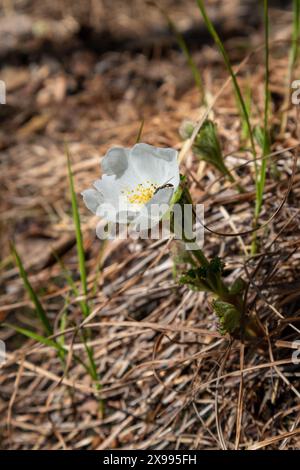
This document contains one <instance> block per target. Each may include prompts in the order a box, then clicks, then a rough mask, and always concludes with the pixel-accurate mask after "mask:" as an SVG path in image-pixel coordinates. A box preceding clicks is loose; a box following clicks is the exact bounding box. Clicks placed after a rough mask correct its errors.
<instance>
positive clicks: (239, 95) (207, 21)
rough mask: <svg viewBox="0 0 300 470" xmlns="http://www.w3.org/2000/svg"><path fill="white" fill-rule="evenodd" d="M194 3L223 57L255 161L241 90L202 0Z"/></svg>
mask: <svg viewBox="0 0 300 470" xmlns="http://www.w3.org/2000/svg"><path fill="white" fill-rule="evenodd" d="M196 1H197V4H198V7H199V9H200V11H201V14H202V17H203V20H204V22H205V24H206V27H207V29H208V31H209V33H210V35H211V36H212V38H213V39H214V41H215V43H216V45H217V47H218V49H219V51H220V53H221V55H222V57H223V60H224V62H225V65H226V68H227V70H228V72H229V74H230V76H231V79H232V83H233V87H234V90H235V93H236V96H237V99H238V101H239V103H240V109H241V110H242V114H243V118H244V121H245V123H246V126H247V129H248V134H249V138H250V142H251V149H252V154H253V157H254V158H255V159H256V150H255V142H254V137H253V131H252V128H251V124H250V118H249V114H248V111H247V106H246V104H245V101H244V98H243V95H242V92H241V89H240V87H239V84H238V81H237V78H236V75H235V73H234V71H233V69H232V67H231V63H230V60H229V57H228V54H227V52H226V50H225V47H224V45H223V43H222V41H221V39H220V37H219V35H218V33H217V31H216V29H215V27H214V25H213V24H212V22H211V21H210V19H209V17H208V16H207V13H206V9H205V6H204V2H203V0H196ZM255 171H256V174H257V163H256V161H255Z"/></svg>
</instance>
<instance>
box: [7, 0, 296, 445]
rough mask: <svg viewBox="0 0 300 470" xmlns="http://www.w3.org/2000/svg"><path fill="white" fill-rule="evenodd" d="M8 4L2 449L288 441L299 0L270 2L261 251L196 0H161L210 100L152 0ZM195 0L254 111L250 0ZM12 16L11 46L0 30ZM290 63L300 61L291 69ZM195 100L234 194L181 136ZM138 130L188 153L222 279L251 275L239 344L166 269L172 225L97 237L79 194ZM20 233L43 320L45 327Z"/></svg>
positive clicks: (231, 98)
mask: <svg viewBox="0 0 300 470" xmlns="http://www.w3.org/2000/svg"><path fill="white" fill-rule="evenodd" d="M4 3H5V4H6V2H4ZM19 3H20V2H15V1H11V2H7V6H6V7H3V6H2V7H0V9H1V17H0V57H1V66H0V80H4V81H5V83H6V84H7V105H5V106H4V105H0V119H1V128H0V152H1V156H0V165H1V166H0V168H1V173H0V179H1V183H0V184H1V190H2V191H1V199H0V204H1V214H0V218H1V219H0V220H1V222H0V233H1V242H2V243H1V255H2V257H1V264H0V266H1V270H0V278H1V287H0V289H1V291H0V295H1V300H0V322H1V323H3V325H2V327H1V328H0V339H1V340H2V341H4V342H5V344H6V348H7V352H6V361H5V362H4V363H2V364H0V447H1V448H2V449H53V450H55V449H162V450H163V449H189V450H191V449H201V450H203V449H219V450H221V449H249V450H256V449H281V450H283V449H299V448H300V391H299V390H300V388H299V384H300V368H299V364H297V362H295V358H296V359H297V358H298V362H299V359H300V316H299V313H300V308H299V306H300V303H299V302H300V282H299V274H300V253H299V248H300V213H299V208H300V173H299V169H300V164H299V161H298V145H299V129H298V125H297V123H298V122H299V116H298V114H299V108H298V107H297V106H296V105H292V104H288V107H287V109H285V110H283V109H282V106H283V103H286V96H287V89H286V87H287V83H286V76H287V71H288V61H289V57H288V55H289V50H290V46H291V41H290V38H291V34H292V12H291V9H289V8H285V9H284V10H280V9H279V7H278V5H277V2H271V1H270V2H269V4H270V18H271V19H272V21H270V24H271V31H270V43H269V45H270V64H269V65H270V82H269V90H270V112H269V121H270V122H269V126H270V128H271V129H272V136H271V137H272V139H271V148H270V155H269V156H268V161H269V162H271V161H272V162H273V163H274V165H275V167H276V169H277V171H276V174H274V173H272V171H271V166H268V170H267V174H266V182H265V188H264V198H263V205H262V209H261V213H260V217H259V225H260V226H261V229H260V230H259V231H258V232H257V241H258V249H257V251H256V253H255V254H252V255H251V244H252V241H253V240H252V233H251V231H252V230H253V220H254V210H255V197H256V193H255V182H254V179H253V173H254V163H253V155H252V154H251V149H250V146H249V141H247V139H246V140H245V139H244V141H242V138H241V127H242V125H241V117H240V112H239V109H238V106H237V102H236V97H235V94H234V92H233V90H232V86H231V85H232V84H231V80H230V79H229V78H228V73H227V72H226V69H225V67H224V64H223V61H222V58H221V56H220V55H219V54H218V52H217V50H216V48H215V46H214V44H213V42H212V40H211V38H210V36H209V34H208V33H207V31H206V28H205V25H204V23H203V21H202V20H201V15H200V12H199V10H198V8H197V4H196V2H194V1H193V0H180V1H176V2H175V1H174V0H163V1H162V2H161V4H162V6H163V8H164V9H165V10H166V11H167V12H169V13H170V16H171V18H172V21H173V22H174V23H175V24H176V27H177V28H178V30H179V32H180V33H181V34H182V36H183V38H184V39H185V40H186V43H187V46H188V47H189V50H190V52H191V54H192V56H193V60H194V62H195V64H196V65H197V67H198V68H199V71H200V73H201V78H202V80H203V84H204V89H205V93H206V98H207V106H208V108H205V106H204V107H203V106H202V105H201V104H200V103H199V90H198V89H197V86H195V84H194V82H193V75H192V74H191V71H190V70H189V67H188V65H187V63H186V58H185V56H184V54H183V53H182V51H181V50H180V47H178V45H177V43H176V37H175V38H174V35H173V33H172V31H170V30H169V29H168V24H167V23H166V19H165V17H164V16H163V15H161V12H160V11H159V10H158V9H157V8H155V7H154V6H153V5H152V6H151V5H150V4H148V3H147V2H146V1H145V2H143V1H139V0H132V1H131V2H123V1H121V0H116V1H114V2H111V1H108V0H102V1H100V0H99V1H95V2H92V7H91V8H92V9H93V11H92V12H91V11H87V6H85V2H81V1H80V0H76V1H73V2H71V4H72V5H71V4H70V2H68V1H67V0H64V1H59V2H58V1H54V0H52V1H51V2H48V1H47V2H37V1H35V0H30V1H28V2H26V5H25V4H24V5H23V6H22V7H21V6H20V4H19ZM205 3H206V4H207V5H208V11H209V14H210V17H211V19H212V21H213V22H214V24H215V26H216V28H217V29H218V31H219V33H220V35H221V36H222V40H224V45H225V47H226V50H227V51H228V53H229V56H230V59H231V62H232V64H233V68H234V70H235V72H236V73H237V77H238V80H239V84H240V87H241V90H242V91H243V93H245V94H246V91H247V88H248V87H249V85H250V87H251V90H252V95H251V100H252V101H251V113H250V117H251V123H252V126H253V128H254V127H256V126H259V125H260V124H261V117H262V116H263V110H264V54H263V51H264V49H263V41H264V34H263V20H262V12H260V11H259V9H258V8H256V7H253V5H254V4H255V5H256V3H257V2H255V1H254V0H253V1H250V0H247V1H238V0H231V1H230V2H221V1H220V0H210V1H207V2H205ZM225 4H226V5H225ZM247 8H248V9H249V10H247ZM145 11H146V12H147V13H146V14H145ZM133 12H134V13H133ZM43 18H44V19H43ZM7 19H9V22H8V20H7ZM42 19H43V20H42ZM5 21H6V23H5ZM5 25H6V26H5ZM7 25H9V28H10V32H11V37H12V40H11V42H10V43H9V44H8V42H7V41H4V40H2V39H1V38H2V37H4V35H5V34H6V33H5V31H6V30H5V27H6V28H7V27H8V26H7ZM20 25H22V28H21V26H20ZM299 73H300V67H298V66H297V64H296V65H295V69H294V73H293V75H294V76H295V78H297V74H298V77H299V76H300V75H299ZM283 111H284V112H285V113H286V114H285V115H284V119H283V122H285V121H286V127H285V128H284V131H283V132H281V131H280V128H281V125H282V122H281V119H282V113H283ZM205 113H206V114H205ZM206 117H209V118H210V119H212V120H213V121H214V122H215V123H216V125H217V130H218V136H219V139H220V142H221V146H222V152H223V155H224V156H225V161H226V165H227V167H228V168H229V169H230V171H232V172H233V175H234V178H235V180H236V181H238V183H239V185H240V186H241V187H242V188H243V189H244V192H239V191H238V190H237V188H236V186H235V185H234V184H232V183H231V182H230V181H228V180H227V179H226V178H224V177H223V176H222V175H220V173H219V172H218V171H217V169H216V168H214V167H213V166H211V165H209V164H208V163H203V161H202V162H199V159H198V158H197V157H196V156H195V154H194V153H193V151H192V149H193V143H194V140H193V139H194V138H195V137H196V134H197V132H196V131H195V133H194V135H193V136H192V139H190V140H187V141H185V142H184V141H183V140H182V138H181V137H180V133H179V129H180V128H181V126H182V123H183V121H185V120H190V121H193V122H195V123H196V125H197V123H198V125H199V127H200V126H201V123H202V121H204V119H205V118H206ZM141 123H143V124H141ZM196 130H197V129H196ZM139 134H140V135H139ZM138 135H139V140H140V141H141V142H147V143H149V144H151V145H155V146H159V147H172V148H176V149H177V150H178V151H179V152H180V160H181V173H182V174H184V175H186V177H187V180H188V183H189V187H190V191H191V194H192V196H193V198H194V200H195V201H196V202H198V203H203V204H204V207H205V225H206V226H207V227H208V228H209V229H210V230H206V231H205V240H204V249H205V253H206V254H207V256H208V257H210V258H211V257H215V256H219V257H220V258H222V259H223V260H224V262H225V264H226V267H225V269H226V279H227V280H228V282H232V281H233V280H234V279H235V278H236V277H238V276H241V277H243V279H244V280H245V281H247V282H248V283H249V286H248V293H247V305H248V307H249V309H251V311H252V312H253V315H254V316H255V317H256V318H257V319H258V320H259V322H260V324H261V325H262V328H263V330H264V332H265V337H264V338H262V339H261V340H259V341H254V342H244V343H243V342H242V341H241V340H240V339H235V338H230V337H229V336H228V335H225V336H222V335H221V334H220V332H219V329H218V321H217V317H216V315H215V314H214V313H213V311H212V308H211V304H210V302H209V300H208V296H207V294H205V293H203V292H193V291H191V290H189V289H188V288H187V287H186V286H178V283H177V282H176V280H175V279H174V277H173V274H172V260H171V258H170V256H169V249H170V246H171V245H172V241H168V242H166V241H163V240H138V241H134V240H130V239H126V240H112V241H107V242H105V243H104V242H103V241H101V240H99V239H98V238H97V237H96V234H95V228H96V224H97V222H98V219H97V217H91V215H90V213H88V211H87V209H86V208H85V207H84V205H83V204H82V202H81V198H80V193H81V191H82V190H84V189H85V188H87V187H89V186H90V185H91V184H92V182H93V181H94V180H95V179H97V178H99V177H100V167H99V162H100V156H102V155H104V154H105V153H106V151H107V150H108V149H109V148H110V147H112V146H114V145H119V146H125V147H130V146H132V145H134V144H135V142H136V140H137V136H138ZM65 142H67V143H68V149H69V153H70V155H71V161H72V173H73V178H74V188H75V191H76V194H77V201H78V204H79V212H80V223H81V231H82V237H83V249H84V255H85V266H86V273H87V279H86V283H87V296H84V295H83V291H82V283H81V280H80V273H79V269H78V257H77V246H76V236H75V230H74V221H73V217H72V209H71V196H70V191H69V184H68V173H67V164H66V156H65V151H64V148H65ZM256 145H257V154H258V159H257V162H258V164H260V163H261V156H262V151H261V148H260V146H259V142H256ZM268 165H269V163H268ZM219 234H223V235H221V236H220V235H219ZM229 234H231V235H232V234H236V236H226V235H229ZM12 241H13V242H14V246H15V247H16V250H17V253H18V254H19V257H20V259H21V260H22V263H23V267H24V269H25V271H26V273H27V276H28V279H29V282H30V286H31V287H32V289H33V290H34V292H35V293H36V295H37V296H38V299H39V301H40V304H41V312H43V311H44V312H46V314H47V318H48V320H49V322H50V324H51V326H52V327H53V334H50V335H46V340H43V341H42V338H44V337H45V332H44V331H43V325H42V323H41V322H40V320H39V317H38V316H37V314H36V311H35V306H34V302H32V299H30V297H29V295H28V290H27V291H26V289H24V283H23V281H22V278H21V277H20V275H19V271H18V267H17V266H16V265H15V262H14V258H13V256H12V253H11V248H10V246H11V245H10V244H11V242H12ZM85 304H86V305H88V309H89V310H88V314H87V315H86V316H85V317H84V316H83V315H82V305H85ZM12 325H13V326H14V327H15V328H13V327H12ZM17 328H19V330H17ZM20 328H23V329H24V330H26V331H27V335H25V334H21V330H20ZM28 331H29V332H34V334H31V335H29V333H28ZM39 338H40V340H39ZM87 348H88V349H87ZM87 350H89V351H92V352H93V361H94V363H95V366H96V372H97V377H98V382H97V384H95V381H93V380H92V373H91V372H92V371H91V370H90V369H88V367H90V366H89V362H88V360H87ZM96 385H97V386H96Z"/></svg>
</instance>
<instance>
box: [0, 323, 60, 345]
mask: <svg viewBox="0 0 300 470" xmlns="http://www.w3.org/2000/svg"><path fill="white" fill-rule="evenodd" d="M3 326H6V327H7V328H10V329H12V330H15V331H16V332H17V333H20V334H21V335H23V336H27V338H30V339H34V340H35V341H37V342H38V343H41V344H44V345H45V346H50V347H51V348H55V349H57V350H58V351H60V350H61V349H62V347H61V346H60V345H59V344H57V343H56V342H55V341H53V340H52V339H49V338H46V337H45V336H41V335H39V334H38V333H35V332H34V331H31V330H28V329H27V328H22V327H20V326H17V325H12V324H11V323H3Z"/></svg>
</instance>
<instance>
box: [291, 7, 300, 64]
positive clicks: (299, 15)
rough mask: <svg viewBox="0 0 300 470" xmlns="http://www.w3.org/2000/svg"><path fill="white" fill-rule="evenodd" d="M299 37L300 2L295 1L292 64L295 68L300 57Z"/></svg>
mask: <svg viewBox="0 0 300 470" xmlns="http://www.w3.org/2000/svg"><path fill="white" fill-rule="evenodd" d="M299 36H300V0H293V36H292V38H293V43H292V51H291V56H292V57H291V62H292V67H294V66H295V65H296V63H297V60H298V55H299Z"/></svg>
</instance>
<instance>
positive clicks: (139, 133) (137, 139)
mask: <svg viewBox="0 0 300 470" xmlns="http://www.w3.org/2000/svg"><path fill="white" fill-rule="evenodd" d="M144 124H145V120H144V119H142V120H141V124H140V128H139V131H138V135H137V136H136V141H135V143H136V144H138V143H139V142H140V140H141V138H142V133H143V129H144Z"/></svg>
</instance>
